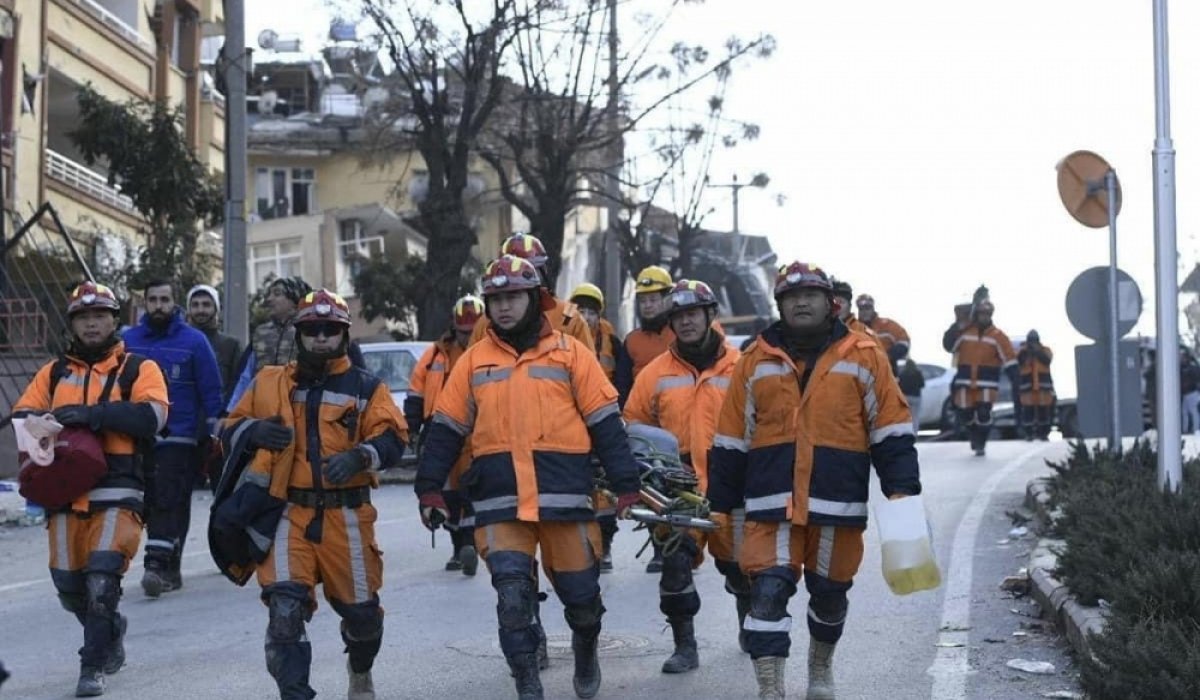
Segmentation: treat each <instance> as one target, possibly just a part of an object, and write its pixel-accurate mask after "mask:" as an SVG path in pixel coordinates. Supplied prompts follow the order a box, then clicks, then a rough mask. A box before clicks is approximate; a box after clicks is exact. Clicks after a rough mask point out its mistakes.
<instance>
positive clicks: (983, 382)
mask: <svg viewBox="0 0 1200 700" xmlns="http://www.w3.org/2000/svg"><path fill="white" fill-rule="evenodd" d="M995 308H996V307H995V306H994V305H993V304H992V302H991V300H989V299H986V298H984V299H981V300H979V301H977V302H976V303H975V304H974V307H973V308H972V310H971V315H970V318H969V320H967V321H965V322H964V321H956V322H955V323H954V325H952V326H950V328H948V329H947V330H946V332H945V334H943V335H942V347H944V348H945V349H946V352H950V353H953V354H954V364H955V366H956V367H958V370H957V373H956V374H955V375H954V383H953V384H952V385H951V389H950V391H951V395H952V396H953V397H954V406H955V407H956V408H957V409H958V416H959V424H960V425H961V426H964V427H965V428H966V429H967V434H968V436H969V438H970V440H971V449H972V450H974V451H975V456H977V457H982V456H984V455H985V454H986V450H987V439H988V433H990V432H991V430H992V404H993V403H995V401H996V396H997V394H998V393H999V391H1000V373H1001V372H1004V373H1006V374H1008V379H1009V382H1011V383H1012V385H1013V386H1017V355H1016V353H1015V352H1013V346H1012V343H1011V342H1010V341H1009V339H1008V336H1007V335H1005V334H1004V331H1002V330H1000V329H999V328H997V327H996V326H995V325H993V324H992V313H993V312H994V311H995Z"/></svg>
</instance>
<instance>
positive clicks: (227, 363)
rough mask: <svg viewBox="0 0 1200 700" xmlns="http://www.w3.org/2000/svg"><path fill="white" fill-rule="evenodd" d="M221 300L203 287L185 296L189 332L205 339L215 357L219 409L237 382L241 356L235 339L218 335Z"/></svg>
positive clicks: (219, 332) (239, 346)
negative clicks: (219, 398)
mask: <svg viewBox="0 0 1200 700" xmlns="http://www.w3.org/2000/svg"><path fill="white" fill-rule="evenodd" d="M220 318H221V296H220V295H219V294H218V293H217V290H216V289H215V288H213V287H210V286H209V285H207V284H198V285H196V286H195V287H192V288H191V289H190V290H188V293H187V320H188V323H190V324H191V325H192V328H195V329H196V330H198V331H200V332H201V333H203V334H204V337H205V338H208V344H209V346H211V347H212V349H213V354H214V355H216V356H217V367H219V368H220V370H221V396H222V398H223V399H224V403H222V406H225V405H227V403H228V401H229V393H230V392H231V391H233V385H234V382H236V381H237V365H238V358H239V357H241V355H242V344H241V343H239V342H238V339H237V338H234V337H233V336H231V335H226V334H224V333H222V332H221V330H220V328H221V321H220Z"/></svg>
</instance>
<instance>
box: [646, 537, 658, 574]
mask: <svg viewBox="0 0 1200 700" xmlns="http://www.w3.org/2000/svg"><path fill="white" fill-rule="evenodd" d="M646 573H648V574H658V573H662V548H661V547H659V546H658V545H657V544H656V545H654V556H653V557H651V558H650V561H648V562H646Z"/></svg>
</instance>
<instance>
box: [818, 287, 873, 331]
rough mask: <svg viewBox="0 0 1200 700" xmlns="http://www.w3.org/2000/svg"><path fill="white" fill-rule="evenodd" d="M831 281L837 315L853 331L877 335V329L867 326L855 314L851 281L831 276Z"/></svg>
mask: <svg viewBox="0 0 1200 700" xmlns="http://www.w3.org/2000/svg"><path fill="white" fill-rule="evenodd" d="M829 281H830V282H832V283H833V303H834V306H835V307H836V309H837V317H838V318H840V319H841V320H842V323H844V324H846V327H847V328H849V329H850V330H852V331H858V332H859V333H866V334H867V335H875V331H873V330H871V329H870V328H867V325H866V324H865V323H863V322H862V321H860V320H859V319H858V318H856V317H855V316H854V288H853V287H851V286H850V283H849V282H847V281H845V280H841V279H837V278H836V277H830V278H829Z"/></svg>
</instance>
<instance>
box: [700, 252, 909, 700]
mask: <svg viewBox="0 0 1200 700" xmlns="http://www.w3.org/2000/svg"><path fill="white" fill-rule="evenodd" d="M832 295H833V287H832V285H831V284H830V281H829V278H828V277H827V276H826V274H825V273H824V272H823V271H822V270H821V269H820V268H817V267H814V266H812V265H808V264H805V263H802V262H793V263H791V264H789V265H787V266H786V267H783V268H781V269H780V272H779V275H778V276H777V277H776V279H775V301H776V304H777V305H778V307H779V315H780V318H781V319H782V320H780V321H778V322H776V323H774V324H772V325H771V326H770V327H769V328H767V329H766V330H765V331H763V332H762V333H761V334H759V336H758V338H757V339H756V340H755V342H754V344H753V345H751V346H750V347H749V348H748V349H747V350H746V351H745V352H744V353H743V354H742V358H741V360H739V361H738V364H737V366H736V367H735V368H734V370H733V377H732V379H731V381H730V385H729V392H728V393H727V394H726V396H725V402H724V404H723V405H722V407H721V415H720V418H719V419H718V422H717V434H716V437H715V438H714V439H713V449H712V453H711V454H710V456H709V475H708V478H709V481H708V495H709V499H710V501H711V506H712V509H713V511H714V512H720V513H730V512H732V511H733V509H734V508H738V507H744V508H745V509H746V524H745V535H744V539H743V542H742V549H741V552H740V557H739V560H738V563H739V564H740V565H741V568H742V571H744V572H745V573H746V574H747V575H748V576H749V577H750V579H751V602H750V614H749V615H747V616H746V621H745V623H744V628H745V630H746V632H747V642H748V645H749V648H750V656H751V658H752V659H753V661H754V672H755V676H756V679H757V681H758V687H759V697H763V698H782V697H784V694H785V688H784V668H785V665H786V662H787V657H788V654H789V652H790V647H791V637H790V629H791V620H792V618H791V617H790V616H789V615H788V611H787V605H788V600H789V599H790V598H791V597H792V596H793V595H794V594H795V593H796V585H797V583H798V582H799V581H800V577H801V575H803V577H804V584H805V587H806V588H807V589H808V593H809V602H808V614H807V615H806V616H805V617H806V619H807V622H808V631H809V637H810V639H809V648H808V694H807V697H808V698H811V699H818V700H820V699H828V698H833V697H834V679H833V665H832V664H833V654H834V649H835V648H836V645H837V642H838V640H839V639H840V638H841V635H842V629H843V625H844V624H845V620H846V611H847V609H848V601H847V599H846V592H847V591H848V590H849V589H850V587H851V585H852V584H853V581H854V575H855V573H857V571H858V567H859V565H860V563H861V562H862V556H863V530H864V529H865V528H866V521H867V495H868V494H867V491H868V486H869V484H870V474H869V470H870V467H871V465H872V464H874V466H875V470H876V472H877V473H878V475H879V481H880V485H881V487H882V489H883V493H884V494H885V495H886V496H887V497H888V498H892V499H895V498H902V497H904V496H906V495H915V494H919V493H920V492H921V481H920V474H919V467H918V465H917V452H916V447H915V443H914V435H913V427H912V416H911V415H910V414H909V411H908V406H907V405H905V403H904V397H903V396H902V395H901V394H900V387H899V385H898V384H897V382H896V379H895V378H894V377H893V376H892V370H891V365H890V364H889V363H888V360H887V356H886V355H884V354H883V350H882V349H881V348H880V347H879V342H878V341H877V340H875V339H874V338H871V337H869V336H867V335H864V334H862V333H858V332H856V331H851V330H849V329H848V328H846V325H845V324H844V323H842V322H841V321H840V320H839V319H838V318H837V316H836V315H835V314H834V313H833V306H832V304H833V302H832Z"/></svg>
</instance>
